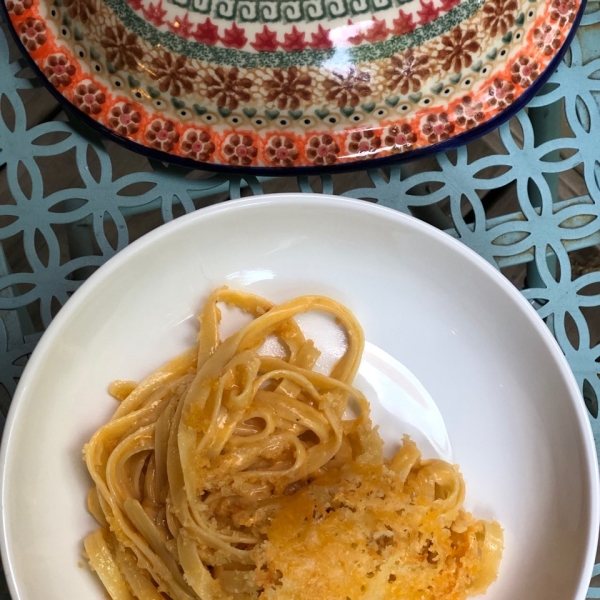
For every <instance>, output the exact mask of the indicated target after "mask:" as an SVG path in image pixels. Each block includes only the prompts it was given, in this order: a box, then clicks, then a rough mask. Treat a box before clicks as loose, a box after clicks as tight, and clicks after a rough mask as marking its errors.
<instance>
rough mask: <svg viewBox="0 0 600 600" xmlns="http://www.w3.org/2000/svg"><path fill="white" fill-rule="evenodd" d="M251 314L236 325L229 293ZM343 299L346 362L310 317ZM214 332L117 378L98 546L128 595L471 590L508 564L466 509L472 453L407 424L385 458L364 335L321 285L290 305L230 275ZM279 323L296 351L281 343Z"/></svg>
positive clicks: (112, 583) (345, 599) (346, 595)
mask: <svg viewBox="0 0 600 600" xmlns="http://www.w3.org/2000/svg"><path fill="white" fill-rule="evenodd" d="M223 304H225V305H229V306H232V307H237V308H240V309H242V310H243V311H245V312H247V313H249V314H250V315H251V317H252V320H251V321H250V322H249V323H248V324H246V325H244V326H242V327H241V328H240V329H239V330H238V331H237V332H236V333H234V334H233V335H231V336H229V337H228V338H227V339H224V340H222V339H221V337H220V334H219V325H220V320H221V310H220V306H222V305H223ZM308 311H320V312H325V313H329V314H330V315H332V316H333V317H335V319H336V321H337V322H338V323H339V324H340V326H341V327H342V328H343V329H344V331H345V334H346V339H347V348H346V351H345V353H344V354H343V356H342V357H341V358H340V359H339V360H338V361H337V362H336V364H335V365H334V367H333V368H332V370H331V372H330V373H329V374H322V373H319V372H317V371H316V370H315V369H314V367H315V363H316V361H317V359H318V358H319V354H320V353H319V350H318V349H317V348H316V347H315V345H314V344H313V342H312V341H311V340H309V339H306V337H305V335H304V334H303V332H302V330H301V329H300V327H299V326H298V324H297V322H296V320H295V318H294V317H295V316H297V315H299V314H301V313H305V312H308ZM199 321H200V331H199V335H198V343H197V345H196V346H195V347H194V348H191V349H190V350H188V351H187V352H185V353H184V354H182V355H180V356H178V357H176V358H174V359H173V360H172V361H171V362H169V363H168V364H166V365H165V366H163V367H162V368H161V369H159V370H158V371H156V372H155V373H153V374H151V375H150V376H149V377H147V378H146V379H145V380H144V381H142V382H141V383H140V384H135V383H133V382H127V381H117V382H114V383H113V384H111V386H110V392H111V394H112V395H113V396H114V397H115V398H116V399H117V400H119V401H120V404H119V406H118V408H117V410H116V412H115V414H114V416H113V417H112V419H111V420H110V421H109V422H108V423H106V424H105V425H103V426H102V427H101V428H100V429H99V430H98V431H97V432H96V433H95V434H94V435H93V437H92V438H91V440H90V441H89V442H88V444H86V446H85V448H84V457H85V461H86V464H87V467H88V470H89V472H90V475H91V477H92V480H93V486H92V488H91V490H90V493H89V495H88V507H89V510H90V512H91V513H92V515H93V516H94V517H95V519H96V521H97V522H98V524H99V528H98V529H97V530H96V531H94V532H93V533H91V534H90V535H88V536H87V537H86V539H85V541H84V547H85V554H86V557H87V559H88V561H89V564H90V566H91V568H92V570H93V571H95V572H96V574H97V575H98V577H99V578H100V580H101V582H102V584H103V585H104V587H105V588H106V591H107V592H108V594H109V595H110V597H111V598H112V599H113V600H134V599H137V600H169V599H170V600H255V599H256V600H366V599H374V600H392V599H394V600H417V599H418V600H438V599H439V600H441V599H444V600H462V599H465V598H468V597H471V596H475V595H478V594H481V593H484V592H485V591H486V590H487V588H488V586H489V585H490V584H491V583H492V582H493V581H494V580H495V579H496V576H497V571H498V566H499V562H500V559H501V554H502V548H503V533H502V529H501V527H500V525H499V524H498V523H496V522H495V521H483V520H479V519H477V518H475V517H474V516H473V515H471V514H470V513H469V512H467V511H466V510H464V508H463V501H464V497H465V485H464V482H463V479H462V476H461V474H460V472H459V470H458V468H457V467H456V466H454V465H451V464H449V463H447V462H445V461H442V460H438V459H431V460H424V459H423V458H422V457H421V454H420V452H419V450H418V448H417V446H416V445H415V444H414V442H412V441H411V440H410V439H409V438H408V437H404V438H402V436H401V432H399V439H398V442H401V445H400V449H399V450H398V451H397V453H396V454H395V455H394V456H393V458H392V459H391V460H388V459H386V458H384V454H383V442H382V440H381V438H380V436H379V434H378V431H377V428H376V427H374V426H373V424H372V422H371V420H370V417H369V403H368V401H367V399H366V398H365V397H364V396H363V394H362V393H361V392H360V391H358V390H357V389H355V388H354V387H353V386H352V383H353V380H354V377H355V375H356V372H357V370H358V367H359V364H360V360H361V356H362V350H363V345H364V336H363V332H362V329H361V327H360V324H359V323H358V321H357V320H356V318H355V317H354V315H353V314H352V312H351V311H350V310H348V309H347V308H346V307H345V306H342V305H341V304H339V303H337V302H335V301H334V300H331V299H329V298H325V297H322V296H303V297H298V298H295V299H292V300H290V301H288V302H284V303H283V304H279V305H274V304H273V303H271V302H270V301H268V300H266V299H263V298H260V297H257V296H254V295H251V294H248V293H245V292H240V291H233V290H230V289H228V288H220V289H217V290H216V291H214V292H213V293H212V294H211V295H210V296H209V298H208V300H207V301H206V303H205V305H204V307H203V308H202V310H201V312H200V315H199ZM273 337H274V338H277V339H278V341H279V342H280V344H281V346H282V347H283V348H284V350H285V352H284V354H285V355H282V356H272V355H268V354H267V353H266V352H265V351H264V350H263V349H262V348H263V345H264V343H265V340H267V339H269V338H273Z"/></svg>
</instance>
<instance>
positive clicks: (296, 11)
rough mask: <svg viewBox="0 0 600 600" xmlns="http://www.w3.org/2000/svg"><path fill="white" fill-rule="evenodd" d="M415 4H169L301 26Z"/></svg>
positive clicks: (237, 0)
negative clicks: (312, 22) (302, 24)
mask: <svg viewBox="0 0 600 600" xmlns="http://www.w3.org/2000/svg"><path fill="white" fill-rule="evenodd" d="M412 1H413V0H167V2H168V3H169V4H172V5H173V6H178V7H179V8H183V9H184V10H185V11H187V12H190V13H196V14H200V15H207V16H211V17H212V18H216V19H223V20H225V21H235V22H236V23H301V22H306V21H308V22H310V21H323V20H327V19H348V18H352V17H357V16H360V15H369V14H373V13H375V12H380V11H382V10H389V9H391V8H394V4H395V5H396V6H397V7H398V6H403V5H404V4H407V3H409V2H412Z"/></svg>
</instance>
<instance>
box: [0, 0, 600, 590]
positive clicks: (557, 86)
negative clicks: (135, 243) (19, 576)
mask: <svg viewBox="0 0 600 600" xmlns="http://www.w3.org/2000/svg"><path fill="white" fill-rule="evenodd" d="M573 182H576V183H573ZM577 182H578V183H577ZM297 189H300V190H302V191H306V192H313V191H317V192H319V191H322V192H327V193H338V194H343V195H346V196H351V197H354V198H363V199H365V200H371V201H376V202H379V203H380V204H384V205H386V206H390V207H393V208H395V209H397V210H401V211H404V212H409V213H412V214H414V215H415V216H417V217H420V218H423V219H425V220H428V221H430V222H432V223H433V224H434V225H436V226H438V227H441V228H442V229H444V230H446V231H447V233H448V234H449V235H452V236H454V237H456V238H458V239H460V240H461V241H462V242H464V243H465V244H467V245H468V246H470V247H471V248H473V249H474V250H475V251H477V252H478V253H479V254H480V255H482V256H483V257H485V258H486V259H487V260H488V261H489V262H491V263H492V264H493V265H495V266H496V267H498V268H499V269H501V270H502V271H503V272H504V273H505V274H506V275H507V276H509V277H510V278H511V279H512V280H513V281H514V282H515V284H516V285H518V286H519V287H520V288H521V289H522V290H523V294H524V295H525V296H526V297H527V298H528V299H529V300H530V301H531V302H532V304H534V306H535V307H536V308H537V310H538V312H539V314H540V316H541V317H542V318H543V319H544V320H545V321H546V323H547V325H548V327H550V328H551V330H552V331H553V333H554V335H555V336H556V339H557V340H558V343H559V344H560V346H561V348H562V349H563V351H564V353H565V355H566V357H567V359H568V361H569V363H570V365H571V367H572V369H573V371H574V373H575V376H576V378H577V381H578V383H579V385H580V387H581V389H582V392H583V396H584V398H585V402H586V405H587V407H588V409H589V413H590V419H591V423H592V427H593V429H594V433H595V435H596V440H597V445H598V442H599V441H600V422H599V421H598V398H599V397H600V379H599V370H600V365H599V363H600V344H599V342H600V335H598V329H599V327H598V325H599V324H600V319H599V318H598V317H597V316H596V315H595V314H594V313H595V311H598V309H599V308H600V258H599V257H600V251H599V250H598V249H597V245H600V4H599V3H598V2H590V3H588V7H587V10H586V14H585V16H584V17H583V21H582V24H581V26H580V28H579V31H578V34H577V37H576V38H575V40H574V42H573V44H572V45H571V48H570V50H569V51H568V53H567V55H566V57H565V60H564V61H563V63H562V64H561V65H560V67H559V68H558V70H557V71H556V73H555V74H554V75H553V77H552V79H551V80H550V82H549V83H548V84H547V85H546V86H545V87H544V89H543V90H542V91H541V93H540V94H538V96H537V97H536V98H535V99H534V100H533V101H532V102H531V103H530V104H529V107H528V108H527V109H526V110H524V111H522V112H520V113H519V114H518V115H517V116H516V117H514V118H513V119H511V121H510V122H508V123H506V124H505V125H503V126H502V127H501V128H500V129H499V130H498V131H496V132H494V133H493V134H490V135H488V136H487V137H486V138H484V140H483V141H481V142H477V143H473V144H470V145H468V146H465V147H462V148H460V149H459V150H457V151H453V152H450V153H447V154H441V155H438V156H437V157H436V158H435V159H432V160H429V161H421V162H419V163H414V164H413V165H404V166H398V167H392V168H388V169H383V170H373V171H369V172H365V173H361V174H360V175H356V176H355V175H351V176H348V175H345V176H342V175H340V176H333V177H331V176H325V175H323V176H320V177H310V178H309V177H298V178H297V179H294V178H285V179H273V178H258V177H244V176H225V175H211V174H208V173H201V172H198V171H186V170H183V169H181V168H178V167H174V166H169V165H165V164H162V163H156V162H152V161H150V160H148V159H145V158H143V157H140V156H137V155H133V154H131V153H130V152H128V151H126V150H124V149H122V148H120V147H117V146H115V145H114V144H111V143H107V142H106V141H104V140H102V139H101V138H100V137H99V136H98V135H97V134H96V133H94V132H93V131H90V130H89V129H87V128H86V127H84V126H83V125H82V124H81V123H79V122H77V121H76V120H73V119H70V118H69V117H68V116H67V115H66V114H65V113H63V112H62V111H61V109H60V107H59V106H58V105H56V103H55V101H54V100H53V99H52V97H51V96H50V94H49V93H48V92H46V90H45V89H43V88H42V87H41V84H40V82H39V81H37V80H36V79H35V77H34V76H33V75H31V73H29V72H28V70H27V69H26V68H25V65H24V63H23V62H22V59H21V58H20V57H19V56H18V55H17V53H16V51H15V50H14V48H12V46H11V45H10V43H9V41H8V35H7V30H6V27H5V26H4V24H2V28H1V29H0V428H1V427H2V426H3V424H4V417H5V415H6V412H7V410H8V407H9V404H10V399H11V397H12V395H13V393H14V391H15V387H16V385H17V382H18V379H19V376H20V374H21V372H22V370H23V368H24V366H25V363H26V362H27V357H28V356H29V354H30V353H31V352H32V351H33V349H34V347H35V345H36V343H37V341H38V340H39V339H40V336H41V335H42V332H43V331H44V329H45V328H46V327H47V326H48V324H49V323H50V321H51V320H52V318H53V316H54V315H55V314H56V312H57V311H58V310H59V309H60V307H61V306H62V305H63V304H64V303H65V302H66V301H67V300H68V298H69V296H70V295H71V294H72V293H73V292H75V290H76V289H77V287H78V286H79V285H80V284H81V282H82V281H83V280H85V278H86V277H88V276H89V274H90V273H92V272H93V271H94V270H95V269H96V268H97V267H99V266H100V265H101V264H103V263H104V262H106V261H107V260H108V259H109V258H111V257H112V256H113V255H114V254H115V253H117V252H119V250H121V249H122V248H124V247H125V246H126V245H127V244H129V243H130V242H131V241H132V240H133V239H135V238H136V237H138V236H139V235H141V234H142V233H144V232H145V231H148V230H150V229H152V228H154V227H156V226H158V225H160V224H161V223H162V222H164V221H169V220H171V219H173V218H176V217H177V216H179V215H180V214H183V213H187V212H190V211H193V210H196V209H198V208H200V207H202V206H206V205H208V204H213V203H215V202H219V201H224V200H227V199H229V198H236V197H239V196H242V195H250V194H258V193H263V192H266V193H268V192H270V191H274V190H277V191H282V190H285V191H292V190H297ZM594 575H595V576H594V578H593V579H592V582H591V587H590V590H589V593H588V598H600V562H599V563H598V564H597V565H596V568H595V570H594ZM8 599H9V595H8V591H7V589H6V586H5V584H4V583H0V600H8Z"/></svg>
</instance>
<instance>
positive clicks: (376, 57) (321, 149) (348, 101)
mask: <svg viewBox="0 0 600 600" xmlns="http://www.w3.org/2000/svg"><path fill="white" fill-rule="evenodd" d="M3 1H4V2H5V6H6V9H7V11H8V13H9V16H10V19H11V21H12V24H13V28H14V30H15V33H16V35H17V36H18V39H19V40H20V42H21V43H22V45H23V46H24V49H25V50H26V52H27V53H28V54H29V56H30V57H31V59H32V60H33V61H34V62H35V65H37V67H38V69H39V71H41V73H42V74H43V76H44V77H45V78H46V80H47V81H48V82H49V83H50V84H51V88H52V89H54V90H56V91H57V92H58V93H59V94H60V95H61V96H62V97H64V98H65V99H66V100H68V101H69V102H70V103H71V104H72V105H73V106H74V107H76V108H77V109H78V110H79V111H81V112H82V113H84V114H85V115H87V116H88V117H90V118H91V120H92V121H93V122H94V124H96V125H99V126H101V127H102V128H103V129H104V130H108V132H110V133H112V134H114V135H115V136H116V137H117V138H118V139H120V141H123V142H125V143H127V142H133V143H134V144H135V146H136V149H137V150H140V151H146V152H148V151H150V153H151V154H155V153H157V152H158V156H159V157H160V158H163V159H164V158H168V159H171V160H173V159H174V160H178V159H182V160H184V161H188V162H189V163H190V164H195V166H200V165H198V163H203V165H202V166H204V167H206V166H209V167H210V166H212V167H217V166H221V167H224V166H229V167H236V168H240V167H241V168H247V169H249V168H263V169H264V168H271V169H279V170H281V169H289V168H291V167H299V166H300V167H312V168H320V169H323V168H332V167H334V168H335V167H339V166H344V165H345V166H346V167H347V168H348V167H352V166H354V168H356V167H357V166H361V165H357V164H356V163H357V161H365V160H373V159H381V158H386V157H393V156H394V157H396V159H397V158H398V155H401V154H403V153H404V154H405V156H404V157H403V158H408V157H411V158H412V157H414V156H415V155H419V154H423V153H424V152H438V151H440V150H442V149H445V148H447V147H448V146H449V145H458V144H460V143H464V142H465V141H466V137H467V136H465V134H467V133H468V132H471V133H473V130H477V131H476V133H477V134H480V133H483V132H485V131H487V130H489V128H490V127H492V126H495V125H497V124H498V120H499V119H495V117H498V116H500V115H502V116H503V117H504V118H506V117H507V116H508V114H509V113H511V114H512V112H514V110H516V109H517V108H519V107H520V106H522V105H523V103H524V102H525V101H526V100H527V99H528V98H529V97H530V96H531V94H532V91H533V88H535V87H537V85H539V84H540V83H541V81H542V80H544V75H549V74H550V72H551V70H552V67H554V66H555V65H556V63H557V60H558V59H559V58H560V56H561V54H562V50H563V49H564V47H565V45H566V43H567V42H568V41H569V39H570V36H571V35H572V33H573V31H574V29H575V28H576V24H577V22H578V19H579V16H580V12H582V9H583V6H582V5H583V2H584V0H484V1H483V2H481V1H480V0H3ZM536 84H537V85H536ZM352 163H354V164H352Z"/></svg>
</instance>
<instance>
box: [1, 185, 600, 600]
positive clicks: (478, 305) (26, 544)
mask: <svg viewBox="0 0 600 600" xmlns="http://www.w3.org/2000/svg"><path fill="white" fill-rule="evenodd" d="M223 284H227V285H229V286H230V287H234V288H247V289H249V290H251V291H253V292H256V293H259V294H262V295H265V296H267V297H269V298H271V299H273V300H275V301H281V300H284V299H286V298H290V297H292V296H295V295H299V294H304V293H318V294H326V295H329V296H332V297H333V298H335V299H337V300H339V301H341V302H343V303H345V304H346V305H347V306H349V307H350V308H351V309H352V310H353V311H354V312H355V314H356V315H357V317H358V319H359V320H360V322H361V323H362V324H363V326H364V330H365V334H366V338H367V340H368V341H369V342H370V343H371V344H372V345H373V346H374V347H377V348H379V349H380V350H382V351H383V352H386V353H387V354H389V355H391V356H392V357H393V358H394V359H396V360H398V361H400V363H402V364H403V365H405V367H406V368H407V369H408V371H409V372H411V373H412V374H413V375H414V376H415V377H416V378H417V380H418V381H420V383H421V384H423V386H424V388H425V389H426V390H427V391H428V392H429V394H430V395H431V397H432V398H433V399H434V400H435V402H436V404H437V406H438V407H439V411H440V413H441V416H442V418H443V421H444V423H445V426H446V429H447V431H448V435H449V439H450V442H451V445H452V454H453V458H454V460H455V461H456V462H457V463H458V464H459V465H460V467H461V469H462V472H463V474H464V476H465V479H466V483H467V501H466V505H467V508H469V509H471V510H473V511H474V512H475V513H476V515H477V516H480V517H485V518H489V517H494V518H496V519H497V520H498V521H500V523H501V524H502V525H503V526H504V528H505V545H506V549H505V554H504V558H503V560H502V564H501V567H500V574H499V578H498V581H497V582H496V583H495V584H494V585H493V586H492V587H491V588H490V590H489V591H488V594H487V595H486V599H489V600H499V599H503V600H570V599H583V598H584V597H585V592H586V589H587V586H588V583H589V578H590V576H591V569H592V564H593V561H594V555H595V550H596V538H597V531H598V515H599V510H598V476H597V463H596V454H595V449H594V444H593V439H592V434H591V429H590V426H589V422H588V418H587V415H586V411H585V408H584V404H583V401H582V399H581V397H580V394H579V391H578V389H577V385H576V383H575V380H574V378H573V376H572V374H571V372H570V370H569V367H568V365H567V363H566V361H565V359H564V357H563V355H562V353H561V352H560V350H559V348H558V346H557V344H556V343H555V341H554V339H553V338H552V336H551V335H550V333H549V332H548V330H547V328H546V327H545V325H544V324H543V322H542V321H541V320H540V319H539V318H538V316H537V315H536V314H535V312H534V311H533V309H532V308H531V307H530V306H529V305H528V303H527V302H526V301H525V300H524V299H523V298H522V297H521V295H520V294H519V293H518V292H517V290H516V289H514V288H513V286H512V285H511V284H510V283H509V282H508V281H507V280H505V279H504V278H503V277H502V276H501V275H500V274H499V273H497V272H496V271H495V270H494V269H493V268H492V267H490V266H489V265H488V264H487V263H486V262H485V261H484V260H482V259H481V258H479V257H478V256H477V255H476V254H475V253H473V252H471V251H470V250H469V249H467V248H466V247H465V246H463V245H462V244H460V243H458V242H456V241H455V240H453V239H451V238H450V237H448V236H447V235H445V234H443V233H440V232H438V231H437V230H435V229H433V228H431V227H429V226H427V225H424V224H423V223H421V222H419V221H417V220H415V219H412V218H410V217H407V216H405V215H402V214H400V213H397V212H395V211H392V210H388V209H385V208H381V207H378V206H376V205H372V204H369V203H365V202H360V201H353V200H347V199H342V198H335V197H328V196H312V195H301V194H293V195H285V196H281V195H279V196H265V197H255V198H252V199H249V200H243V201H238V202H229V203H225V204H219V205H216V206H213V207H210V208H208V209H204V210H201V211H199V212H196V213H194V214H191V215H188V216H185V217H182V218H179V219H177V220H175V221H174V222H172V223H169V224H168V225H165V226H163V227H160V228H159V229H157V230H155V231H153V232H152V233H150V234H149V235H147V236H145V237H144V238H142V239H141V240H139V241H137V242H135V243H134V244H132V245H131V246H130V247H128V248H127V249H125V250H123V251H122V252H120V253H119V254H118V255H117V256H116V257H115V258H113V259H112V260H111V261H110V262H109V263H108V264H107V265H105V266H104V267H102V268H101V269H100V270H99V271H98V272H97V273H96V274H95V275H93V276H92V277H91V278H90V279H89V281H87V282H86V283H85V284H84V285H83V286H82V287H81V289H80V290H79V291H78V292H77V293H76V294H75V296H74V297H73V298H72V299H71V300H69V302H68V303H67V305H66V306H65V307H64V308H63V309H62V310H61V311H60V313H59V314H58V316H57V317H56V319H55V320H54V322H53V323H52V325H51V326H50V327H49V328H48V331H47V332H46V334H45V335H44V337H43V338H42V340H41V341H40V343H39V345H38V347H37V349H36V350H35V352H34V354H33V356H32V358H31V360H30V362H29V364H28V366H27V368H26V370H25V373H24V375H23V377H22V379H21V381H20V384H19V387H18V390H17V393H16V395H15V398H14V400H13V404H12V407H11V410H10V415H9V418H8V422H7V425H6V431H5V437H4V440H3V446H2V473H1V486H2V487H1V501H2V532H1V533H2V549H3V553H4V554H3V558H4V564H5V570H6V573H7V576H8V579H9V585H10V588H11V591H12V594H13V599H14V600H41V599H43V600H64V598H74V599H77V600H100V599H101V598H103V597H104V596H103V592H102V590H101V589H100V586H99V584H98V583H97V582H96V579H95V578H94V576H92V575H91V574H90V572H89V571H88V569H87V568H78V562H82V561H83V559H82V558H81V551H82V543H81V540H82V538H83V536H84V535H85V534H86V533H87V532H88V531H89V530H90V529H91V528H92V527H93V522H92V519H91V517H89V516H88V514H87V512H86V509H85V501H84V499H85V495H86V492H87V490H88V487H89V481H88V477H87V474H86V471H85V468H84V464H83V461H82V459H81V448H82V446H83V444H84V443H85V441H87V439H88V438H89V437H90V435H91V433H92V432H93V431H94V430H95V429H96V428H97V427H98V426H99V425H100V424H102V423H103V422H104V421H105V420H106V419H108V418H109V416H110V414H111V413H112V411H113V410H114V408H115V405H114V401H112V400H111V399H110V398H109V396H108V394H107V392H106V389H107V385H108V384H109V382H110V381H111V380H113V379H117V378H122V379H136V378H141V377H142V376H143V375H145V374H147V373H149V372H150V371H152V370H153V369H155V368H157V367H158V366H159V365H160V364H161V363H162V362H163V361H165V360H166V359H167V358H169V357H171V356H173V355H175V354H176V353H178V352H179V351H181V350H183V349H184V348H185V347H186V346H188V345H189V344H191V343H192V342H193V341H194V339H195V335H196V324H195V319H194V315H195V313H196V312H197V310H198V308H199V307H200V306H201V304H202V302H203V300H204V298H205V297H206V295H207V293H208V292H209V291H210V290H212V289H213V288H214V287H216V286H220V285H223ZM375 395H377V394H375ZM400 397H401V396H399V398H400ZM371 400H372V403H373V406H374V409H375V414H376V415H377V418H378V419H380V420H384V421H385V419H386V417H385V414H386V413H385V411H384V410H383V409H382V407H381V399H380V398H377V397H375V398H371ZM388 400H389V399H388ZM388 400H386V402H387V401H388ZM401 429H402V427H401V426H398V427H396V428H393V427H387V429H386V430H385V431H384V433H385V435H386V438H387V441H388V442H390V443H393V442H394V441H395V440H396V441H397V439H399V438H400V436H401V435H402V433H403V431H401ZM423 429H424V430H426V429H427V427H426V426H424V428H423ZM424 433H425V435H427V431H425V432H424ZM323 600H327V599H323Z"/></svg>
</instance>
